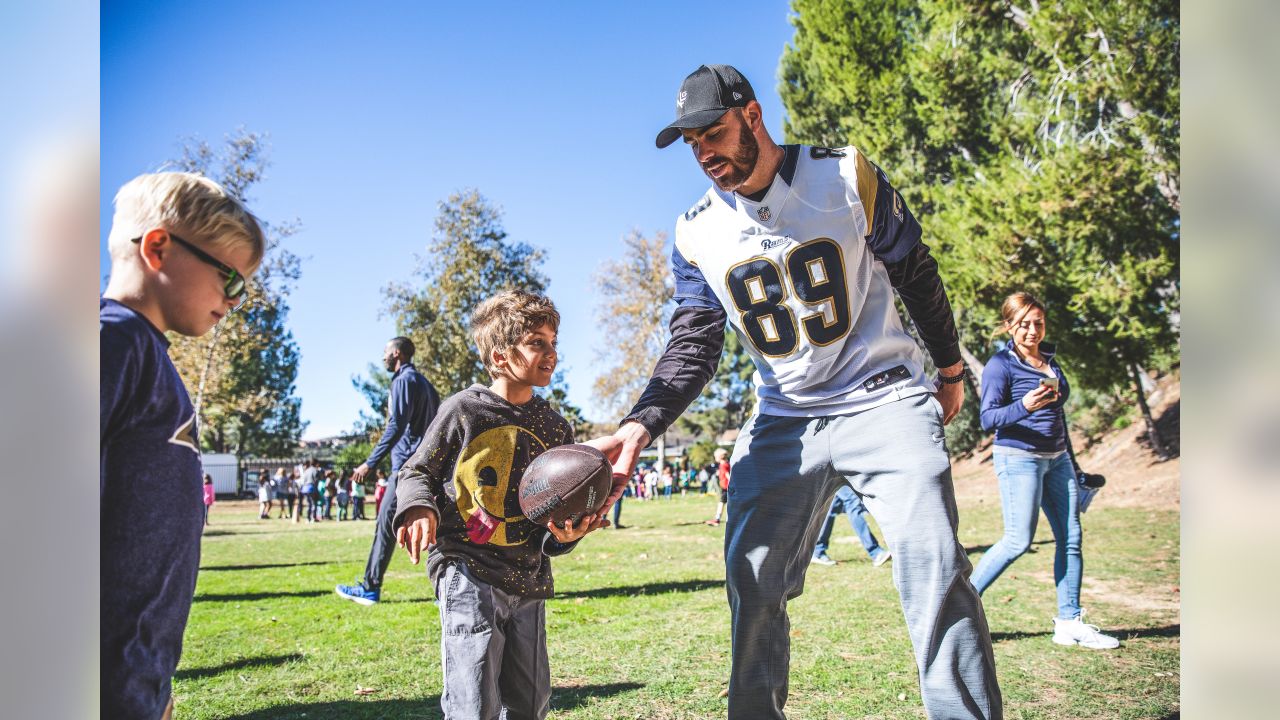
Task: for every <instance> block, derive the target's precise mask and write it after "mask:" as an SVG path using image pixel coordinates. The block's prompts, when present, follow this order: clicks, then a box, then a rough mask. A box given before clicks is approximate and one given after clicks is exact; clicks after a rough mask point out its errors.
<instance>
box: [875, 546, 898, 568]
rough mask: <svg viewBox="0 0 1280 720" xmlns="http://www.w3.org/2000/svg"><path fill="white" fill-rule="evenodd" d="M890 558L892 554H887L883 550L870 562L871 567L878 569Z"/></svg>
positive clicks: (886, 551) (887, 552)
mask: <svg viewBox="0 0 1280 720" xmlns="http://www.w3.org/2000/svg"><path fill="white" fill-rule="evenodd" d="M891 557H893V553H891V552H889V551H888V550H884V551H882V552H881V553H880V554H879V555H877V556H876V559H875V560H872V561H871V565H872V567H880V566H881V565H883V564H885V563H887V562H889V558H891Z"/></svg>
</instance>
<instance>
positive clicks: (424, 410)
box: [333, 337, 440, 606]
mask: <svg viewBox="0 0 1280 720" xmlns="http://www.w3.org/2000/svg"><path fill="white" fill-rule="evenodd" d="M415 351H416V348H414V346H413V341H412V340H410V339H409V338H407V337H395V338H392V339H391V340H390V341H388V342H387V345H386V347H385V348H383V350H382V363H383V367H385V368H386V369H387V371H388V372H390V373H391V390H390V392H389V394H388V398H387V427H386V429H385V430H383V431H382V437H381V438H380V439H379V440H378V444H377V445H376V446H374V448H373V452H371V453H369V458H368V459H367V460H365V461H364V462H363V463H361V464H360V465H359V466H357V467H356V469H355V470H354V471H352V476H353V477H354V478H355V480H356V481H357V482H364V478H365V475H368V474H369V471H370V470H372V469H373V468H374V467H376V466H377V464H378V463H379V462H381V461H382V458H384V457H386V456H387V455H390V456H391V476H390V477H388V478H387V489H386V492H385V494H384V496H383V500H382V502H381V503H380V504H379V506H378V518H377V524H376V526H375V527H374V529H373V544H372V545H371V546H370V547H369V560H368V561H367V562H366V563H365V568H364V576H363V577H361V578H360V579H359V580H358V581H357V582H355V583H354V584H352V585H337V586H335V587H334V589H333V591H334V592H335V593H337V594H338V595H339V596H340V597H344V598H346V599H348V600H350V601H352V602H354V603H357V604H359V605H366V606H367V605H373V604H374V603H376V602H378V601H379V600H380V599H381V597H382V577H383V576H384V575H386V573H387V565H388V564H390V563H391V555H392V553H394V552H395V549H396V537H395V530H394V528H393V527H392V520H394V519H395V516H396V476H397V475H398V474H399V472H400V466H402V465H403V464H404V462H405V461H406V460H408V459H409V456H410V455H412V454H413V451H414V450H415V449H416V448H417V447H418V443H420V442H421V441H422V437H423V436H424V435H425V434H426V432H427V427H428V426H430V425H431V421H432V419H434V418H435V416H436V410H438V409H439V408H440V394H439V393H437V392H436V389H435V387H434V386H433V385H432V384H431V382H430V381H428V380H427V378H426V377H424V376H423V375H422V373H420V372H418V368H417V367H415V366H414V364H413V355H414V352H415Z"/></svg>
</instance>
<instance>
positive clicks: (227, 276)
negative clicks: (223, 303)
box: [132, 233, 246, 310]
mask: <svg viewBox="0 0 1280 720" xmlns="http://www.w3.org/2000/svg"><path fill="white" fill-rule="evenodd" d="M169 237H170V238H172V239H173V241H174V242H176V243H178V244H179V245H181V246H182V247H184V248H186V249H187V251H188V252H190V253H191V254H192V255H195V256H196V258H197V259H199V260H200V261H201V262H204V263H207V264H209V265H212V266H214V267H215V268H217V269H218V272H219V273H221V274H222V278H223V279H224V280H226V282H225V283H224V284H223V286H222V294H223V295H226V296H227V298H228V299H229V300H235V301H236V305H235V307H234V308H232V310H235V309H236V308H239V307H240V306H241V305H243V304H244V299H245V294H246V287H245V280H244V276H243V275H241V274H240V271H239V270H236V269H235V268H233V267H231V266H230V265H228V264H226V263H224V262H222V261H221V260H219V259H218V258H216V257H214V256H212V255H210V254H209V253H207V252H205V251H203V250H201V249H200V248H198V247H196V246H195V245H192V244H191V243H189V242H187V241H186V240H183V239H182V238H180V237H178V236H177V235H174V234H173V233H169ZM132 242H136V243H140V242H142V238H140V237H136V238H134V239H133V240H132Z"/></svg>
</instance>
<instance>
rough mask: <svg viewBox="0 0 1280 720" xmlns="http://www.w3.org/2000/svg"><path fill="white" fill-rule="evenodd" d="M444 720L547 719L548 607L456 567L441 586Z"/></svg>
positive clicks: (462, 566) (445, 573) (438, 593)
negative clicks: (508, 591)
mask: <svg viewBox="0 0 1280 720" xmlns="http://www.w3.org/2000/svg"><path fill="white" fill-rule="evenodd" d="M436 597H437V598H438V599H439V601H440V653H441V656H442V659H443V665H444V692H443V693H441V695H440V708H441V709H442V710H444V716H445V718H446V719H447V720H497V719H498V718H504V719H505V720H542V718H544V717H546V715H547V711H548V709H550V707H551V669H550V667H549V665H548V663H547V632H546V613H545V608H544V602H543V601H542V600H535V599H531V598H525V597H520V596H518V595H509V594H507V593H505V592H503V591H502V590H500V589H498V588H495V587H493V586H492V585H489V584H488V583H484V582H481V581H479V580H476V579H475V578H474V577H472V575H471V573H470V572H468V571H467V568H466V565H465V564H463V563H461V562H452V563H449V564H448V565H447V566H445V568H444V571H443V572H442V573H441V574H440V577H439V579H438V580H437V581H436Z"/></svg>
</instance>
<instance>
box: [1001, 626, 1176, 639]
mask: <svg viewBox="0 0 1280 720" xmlns="http://www.w3.org/2000/svg"><path fill="white" fill-rule="evenodd" d="M1102 632H1104V633H1106V634H1107V635H1111V636H1112V637H1117V638H1120V639H1121V640H1137V639H1138V638H1157V637H1178V636H1179V635H1181V634H1182V626H1181V625H1164V626H1162V627H1154V628H1129V629H1127V630H1116V629H1113V628H1106V627H1104V628H1102ZM1052 635H1053V630H1052V629H1049V630H1037V631H1033V632H1007V633H991V642H1001V641H1004V640H1025V639H1027V638H1046V639H1047V638H1049V637H1050V636H1052Z"/></svg>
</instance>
